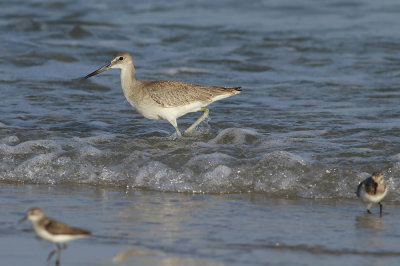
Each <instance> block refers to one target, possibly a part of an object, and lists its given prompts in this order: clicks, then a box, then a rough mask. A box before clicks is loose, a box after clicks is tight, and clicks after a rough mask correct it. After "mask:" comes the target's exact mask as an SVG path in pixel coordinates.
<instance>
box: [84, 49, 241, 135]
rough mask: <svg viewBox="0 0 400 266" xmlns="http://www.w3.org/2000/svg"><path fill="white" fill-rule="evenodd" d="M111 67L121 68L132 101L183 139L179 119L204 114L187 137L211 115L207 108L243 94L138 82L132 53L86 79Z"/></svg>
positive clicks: (231, 89)
mask: <svg viewBox="0 0 400 266" xmlns="http://www.w3.org/2000/svg"><path fill="white" fill-rule="evenodd" d="M110 68H120V69H121V87H122V91H123V92H124V95H125V97H126V99H127V100H128V102H129V103H130V104H131V105H132V106H133V107H134V108H135V109H136V110H137V111H138V112H139V113H140V114H142V115H143V116H144V117H146V118H148V119H156V120H167V121H168V122H169V123H170V124H171V125H173V126H174V128H175V130H176V133H177V134H178V136H181V132H180V131H179V128H178V124H177V122H176V119H177V118H179V117H181V116H183V115H185V114H187V113H191V112H198V111H202V112H203V115H202V116H200V117H199V118H198V119H197V120H196V122H194V123H193V124H192V125H191V126H190V127H189V128H188V129H186V130H185V132H184V133H185V134H190V133H191V132H192V131H193V129H194V128H195V127H196V126H197V125H198V124H199V123H200V122H201V121H202V120H203V119H204V118H206V117H207V116H208V113H209V110H208V109H207V108H205V107H206V106H207V105H209V104H210V103H212V102H215V101H218V100H221V99H224V98H227V97H230V96H232V95H235V94H238V93H240V88H241V87H221V86H201V85H196V84H191V83H186V82H181V81H170V80H158V81H140V80H136V79H135V67H134V66H133V60H132V57H131V55H130V54H129V53H126V52H125V53H118V54H117V55H116V56H115V57H114V59H113V60H111V62H110V63H109V64H107V65H105V66H103V67H101V68H99V69H98V70H96V71H94V72H92V73H90V74H89V75H87V76H86V77H85V78H86V79H87V78H90V77H92V76H94V75H97V74H99V73H102V72H104V71H106V70H108V69H110Z"/></svg>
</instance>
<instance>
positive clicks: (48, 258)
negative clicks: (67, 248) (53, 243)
mask: <svg viewBox="0 0 400 266" xmlns="http://www.w3.org/2000/svg"><path fill="white" fill-rule="evenodd" d="M57 251H58V247H57V249H55V250H52V251H51V252H50V254H49V256H48V257H47V262H49V261H50V259H51V258H52V257H53V255H54V253H56V252H57Z"/></svg>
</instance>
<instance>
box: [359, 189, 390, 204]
mask: <svg viewBox="0 0 400 266" xmlns="http://www.w3.org/2000/svg"><path fill="white" fill-rule="evenodd" d="M386 193H387V188H386V190H385V192H384V193H382V194H379V195H370V194H368V193H366V192H365V190H364V189H362V190H361V193H360V198H361V200H362V201H363V202H364V203H378V202H381V201H382V200H383V199H384V198H385V196H386Z"/></svg>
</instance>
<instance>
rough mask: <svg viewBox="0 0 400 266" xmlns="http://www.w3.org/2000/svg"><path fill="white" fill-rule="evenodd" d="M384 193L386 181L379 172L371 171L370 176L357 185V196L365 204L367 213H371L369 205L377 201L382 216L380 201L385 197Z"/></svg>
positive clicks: (385, 191)
mask: <svg viewBox="0 0 400 266" xmlns="http://www.w3.org/2000/svg"><path fill="white" fill-rule="evenodd" d="M386 194H387V186H386V181H385V178H384V177H383V174H382V173H380V172H375V173H373V174H372V176H370V177H368V178H367V179H365V180H364V181H362V182H361V183H360V184H359V185H358V187H357V197H359V198H360V200H361V201H362V202H363V203H364V204H365V205H366V207H367V212H368V213H371V211H370V208H371V205H372V204H373V203H378V204H379V211H380V212H379V213H380V215H381V216H382V209H383V205H382V203H381V201H382V200H383V199H384V198H385V196H386Z"/></svg>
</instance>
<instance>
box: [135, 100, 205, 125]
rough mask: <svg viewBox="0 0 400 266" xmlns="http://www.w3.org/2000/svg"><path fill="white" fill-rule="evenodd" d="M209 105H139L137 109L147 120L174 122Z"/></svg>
mask: <svg viewBox="0 0 400 266" xmlns="http://www.w3.org/2000/svg"><path fill="white" fill-rule="evenodd" d="M206 105H207V104H204V103H202V102H194V103H191V104H188V105H184V106H179V107H160V106H157V105H146V104H138V105H136V106H134V107H135V109H136V111H138V112H139V113H140V114H141V115H143V116H144V117H146V118H147V119H155V120H167V121H173V120H175V119H177V118H179V117H181V116H183V115H185V114H187V113H191V112H197V111H200V109H201V108H202V107H204V106H206Z"/></svg>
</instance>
